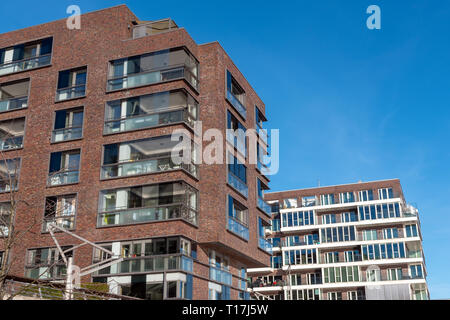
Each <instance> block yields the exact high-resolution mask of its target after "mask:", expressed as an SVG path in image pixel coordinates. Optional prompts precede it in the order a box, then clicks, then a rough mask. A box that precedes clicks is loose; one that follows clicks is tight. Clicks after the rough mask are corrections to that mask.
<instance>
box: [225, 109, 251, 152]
mask: <svg viewBox="0 0 450 320" xmlns="http://www.w3.org/2000/svg"><path fill="white" fill-rule="evenodd" d="M246 130H247V129H246V128H245V127H244V126H243V125H242V123H241V122H240V121H239V120H238V119H237V118H236V117H235V116H234V115H233V114H232V113H231V112H230V111H229V110H227V141H228V142H229V143H231V144H232V145H233V146H234V147H235V148H236V149H237V150H238V151H239V152H240V153H241V154H242V155H243V156H244V157H246V156H247V139H246V138H245V132H246Z"/></svg>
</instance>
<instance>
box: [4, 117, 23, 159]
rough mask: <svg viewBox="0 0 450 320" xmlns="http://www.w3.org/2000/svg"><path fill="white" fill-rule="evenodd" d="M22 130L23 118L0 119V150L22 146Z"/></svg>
mask: <svg viewBox="0 0 450 320" xmlns="http://www.w3.org/2000/svg"><path fill="white" fill-rule="evenodd" d="M24 132H25V118H17V119H11V120H4V121H0V150H1V151H8V150H14V149H20V148H22V147H23V135H24Z"/></svg>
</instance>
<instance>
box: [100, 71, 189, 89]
mask: <svg viewBox="0 0 450 320" xmlns="http://www.w3.org/2000/svg"><path fill="white" fill-rule="evenodd" d="M183 78H184V79H186V80H187V81H188V82H189V83H190V84H191V85H192V86H193V87H194V88H197V85H198V84H197V81H198V80H197V79H196V78H195V76H194V75H192V74H191V73H190V72H189V71H188V70H187V69H186V67H184V66H183V67H175V66H174V67H173V68H170V69H166V70H155V71H148V72H143V73H138V74H131V75H128V76H125V77H122V78H116V79H110V80H108V91H113V90H120V89H126V88H133V87H139V86H144V85H149V84H153V83H158V82H164V81H171V80H177V79H183Z"/></svg>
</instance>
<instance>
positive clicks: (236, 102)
mask: <svg viewBox="0 0 450 320" xmlns="http://www.w3.org/2000/svg"><path fill="white" fill-rule="evenodd" d="M227 100H228V101H229V102H230V103H231V104H232V105H233V107H234V108H235V109H236V110H237V111H238V112H239V114H240V115H241V116H242V117H243V118H244V119H246V118H247V109H246V108H245V107H244V105H243V104H242V103H241V102H240V101H239V100H238V98H236V97H235V96H234V94H233V93H231V91H229V90H227Z"/></svg>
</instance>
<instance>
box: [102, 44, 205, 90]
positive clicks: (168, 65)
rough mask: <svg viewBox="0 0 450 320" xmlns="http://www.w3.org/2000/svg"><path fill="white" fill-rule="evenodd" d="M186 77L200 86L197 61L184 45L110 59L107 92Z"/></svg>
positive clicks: (195, 86) (194, 85)
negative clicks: (182, 46)
mask: <svg viewBox="0 0 450 320" xmlns="http://www.w3.org/2000/svg"><path fill="white" fill-rule="evenodd" d="M179 79H185V80H186V81H187V82H188V83H190V84H191V85H192V86H193V87H194V88H197V87H198V62H197V60H196V59H195V58H194V56H193V55H192V54H190V53H189V52H188V51H187V49H185V48H176V49H167V50H161V51H158V52H152V53H147V54H143V55H139V56H134V57H129V58H124V59H118V60H114V61H111V62H110V67H109V78H108V89H107V90H108V91H113V90H120V89H125V88H133V87H138V86H144V85H149V84H154V83H159V82H165V81H171V80H179Z"/></svg>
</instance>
